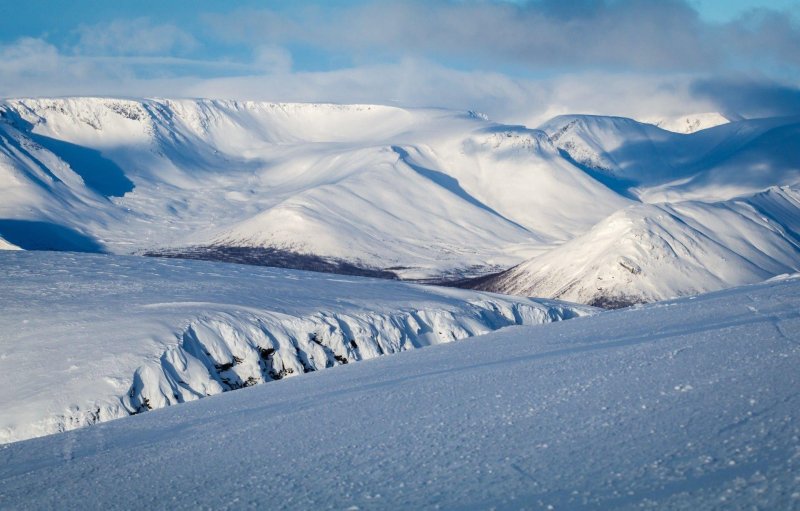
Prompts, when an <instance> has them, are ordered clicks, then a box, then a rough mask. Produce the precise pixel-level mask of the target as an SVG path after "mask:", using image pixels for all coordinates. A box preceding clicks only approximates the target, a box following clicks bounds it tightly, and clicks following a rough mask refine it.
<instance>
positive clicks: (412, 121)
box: [0, 98, 627, 277]
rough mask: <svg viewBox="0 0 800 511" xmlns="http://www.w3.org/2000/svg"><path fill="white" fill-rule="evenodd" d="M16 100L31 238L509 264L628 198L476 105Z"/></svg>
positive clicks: (432, 267)
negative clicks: (464, 109)
mask: <svg viewBox="0 0 800 511" xmlns="http://www.w3.org/2000/svg"><path fill="white" fill-rule="evenodd" d="M0 110H2V117H3V120H4V122H2V123H0V142H2V147H1V148H0V153H2V156H0V184H2V187H0V194H2V197H1V199H2V200H0V235H2V236H4V237H5V238H6V240H7V241H9V242H11V243H14V244H17V245H19V246H22V247H23V248H69V249H83V250H90V251H92V250H100V249H102V250H107V251H111V252H115V253H130V252H137V251H143V250H151V251H157V250H160V249H165V248H179V249H180V248H184V247H193V246H198V245H199V246H207V245H225V246H230V245H236V246H246V247H268V248H275V249H281V250H286V251H290V252H294V253H301V254H313V255H317V256H323V257H331V258H338V259H344V260H347V261H350V262H354V263H358V264H361V265H364V266H372V267H380V268H394V269H395V271H396V272H398V273H401V274H402V275H403V276H406V277H426V276H431V275H433V276H436V275H440V274H441V273H443V272H446V271H450V270H458V269H462V270H463V269H468V268H471V267H478V268H503V267H508V266H510V265H512V264H514V263H516V262H519V261H520V260H521V259H522V258H524V257H525V256H529V255H532V254H534V253H536V252H537V251H539V250H540V249H541V247H542V246H545V245H547V244H549V243H551V242H552V241H553V240H561V241H563V240H567V239H570V238H572V237H573V236H575V235H576V234H578V233H580V232H583V231H585V230H586V229H588V228H589V227H590V226H591V225H592V224H593V223H594V222H596V221H597V219H598V218H601V217H603V216H606V215H608V214H609V213H611V212H613V211H614V210H616V209H618V208H619V207H621V206H623V205H625V204H627V200H626V199H624V198H622V197H620V196H618V195H617V194H615V193H614V192H612V191H611V190H608V189H607V188H606V187H605V186H603V185H602V184H600V183H598V182H596V181H595V180H594V179H592V178H591V177H589V176H587V175H586V174H585V173H584V172H583V171H582V170H580V169H578V168H576V167H574V166H573V165H571V164H570V163H569V162H567V161H566V160H564V159H563V158H562V157H561V156H560V155H559V153H558V151H557V150H556V149H555V147H554V146H553V145H552V144H551V143H550V140H549V139H548V137H547V136H546V135H545V134H544V133H542V132H540V131H536V130H527V129H524V128H521V127H512V126H500V125H497V124H494V123H491V122H488V121H486V120H484V119H483V118H481V117H479V116H475V115H470V114H467V113H460V112H452V111H443V110H406V109H400V108H393V107H383V106H368V105H349V106H338V105H297V104H269V103H247V102H233V101H207V100H184V101H172V100H144V101H127V100H112V99H85V98H84V99H59V100H10V101H6V102H5V103H4V104H3V105H2V107H0ZM567 189H569V190H571V192H570V195H569V197H563V196H561V192H562V191H563V190H567ZM575 211H580V212H581V213H580V214H575ZM484 271H485V270H484Z"/></svg>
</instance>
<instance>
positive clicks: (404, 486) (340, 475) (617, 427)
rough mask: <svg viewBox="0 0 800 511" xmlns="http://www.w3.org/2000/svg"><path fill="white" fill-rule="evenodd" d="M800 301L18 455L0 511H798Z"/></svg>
mask: <svg viewBox="0 0 800 511" xmlns="http://www.w3.org/2000/svg"><path fill="white" fill-rule="evenodd" d="M207 268H209V269H211V268H214V267H213V266H208V267H207ZM269 274H272V275H276V276H277V275H288V274H287V273H276V272H270V273H269ZM299 278H303V277H302V276H299ZM376 285H378V284H368V286H376ZM382 286H385V284H384V285H382ZM407 289H408V290H409V291H407V292H410V289H411V288H407ZM431 292H432V291H431ZM799 303H800V276H798V275H794V276H785V277H783V278H781V279H776V280H773V281H771V282H769V283H766V284H761V285H755V286H751V287H744V288H739V289H735V290H729V291H724V292H718V293H714V294H709V295H703V296H699V297H696V298H689V299H681V300H678V301H674V302H669V303H659V304H654V305H650V306H644V307H635V308H630V309H626V310H624V311H613V312H606V313H602V314H599V315H596V316H592V317H588V318H579V319H575V320H570V321H566V322H561V323H554V324H549V325H543V326H537V327H511V328H508V329H505V330H504V331H502V332H498V333H493V334H489V335H486V336H483V337H480V338H475V339H469V340H466V341H463V342H458V343H453V344H449V345H441V346H433V347H430V348H426V349H423V350H415V351H411V352H406V353H400V354H398V355H395V356H391V357H382V358H379V359H375V360H370V361H367V362H363V363H359V364H350V365H347V366H344V367H336V368H334V369H332V370H329V371H321V372H316V373H313V374H310V375H306V376H303V377H301V378H290V379H284V380H282V381H279V382H275V383H272V384H269V385H262V386H256V387H253V388H248V389H244V390H242V391H237V392H232V393H228V394H223V395H220V396H213V397H210V398H208V399H203V400H200V401H196V402H191V403H187V404H185V405H180V406H177V407H170V408H166V409H162V410H157V411H154V412H152V413H146V414H142V415H138V416H135V417H131V418H128V419H124V420H119V421H113V422H109V423H105V424H100V425H97V426H94V427H91V428H84V429H81V430H77V431H71V432H67V433H64V434H60V435H53V436H49V437H44V438H39V439H33V440H29V441H24V442H19V443H15V444H10V445H6V446H4V447H3V448H0V499H2V503H3V507H4V508H6V509H52V508H56V507H57V508H61V509H84V508H85V506H86V505H87V504H88V503H90V504H91V506H92V507H96V508H102V509H127V508H156V509H166V508H169V509H196V508H201V507H202V508H213V509H234V508H235V509H256V508H258V509H262V508H265V507H266V508H270V509H312V508H313V509H397V508H405V509H421V508H426V509H427V508H430V509H433V508H437V509H487V508H490V509H686V510H696V509H708V510H714V509H726V510H728V509H797V508H798V507H800V485H799V484H798V483H799V482H800V440H799V439H800V371H798V367H800V314H799V313H798V304H799Z"/></svg>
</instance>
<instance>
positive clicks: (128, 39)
mask: <svg viewBox="0 0 800 511" xmlns="http://www.w3.org/2000/svg"><path fill="white" fill-rule="evenodd" d="M77 33H78V35H79V40H78V44H77V45H76V46H75V52H76V53H78V54H88V55H163V54H172V53H178V54H180V53H185V52H188V51H191V50H194V49H195V48H197V47H198V46H199V43H198V41H197V40H196V39H195V38H194V37H193V36H192V35H191V34H189V33H187V32H185V31H184V30H182V29H180V28H178V27H176V26H175V25H170V24H153V23H152V22H151V21H150V20H149V19H147V18H136V19H131V20H114V21H111V22H109V23H99V24H96V25H81V26H80V27H78V29H77Z"/></svg>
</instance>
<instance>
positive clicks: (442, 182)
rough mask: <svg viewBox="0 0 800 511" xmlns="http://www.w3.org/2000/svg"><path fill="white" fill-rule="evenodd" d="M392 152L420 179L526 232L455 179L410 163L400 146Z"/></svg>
mask: <svg viewBox="0 0 800 511" xmlns="http://www.w3.org/2000/svg"><path fill="white" fill-rule="evenodd" d="M392 151H394V152H395V153H397V155H398V156H399V157H400V159H401V160H402V161H403V163H405V164H406V165H408V166H409V167H410V168H411V169H412V170H413V171H414V172H416V173H417V174H419V175H420V176H422V177H424V178H426V179H429V180H430V181H432V182H434V183H436V184H437V185H439V186H441V187H442V188H444V189H445V190H448V191H449V192H451V193H453V194H455V195H456V196H457V197H459V198H461V199H463V200H465V201H467V202H468V203H470V204H471V205H473V206H475V207H477V208H479V209H482V210H484V211H486V212H487V213H489V214H491V215H494V216H496V217H499V218H501V219H503V220H504V221H506V222H508V223H510V224H512V225H514V226H515V227H519V228H520V229H522V230H524V231H527V230H528V229H527V228H526V227H524V226H522V225H520V224H518V223H517V222H515V221H513V220H511V219H510V218H506V217H505V216H503V215H501V214H500V213H498V212H497V211H495V210H494V209H492V208H490V207H489V206H487V205H486V204H484V203H483V202H481V201H479V200H478V199H476V198H475V197H473V196H472V195H470V194H469V193H468V192H467V191H466V190H464V189H463V188H462V187H461V184H460V183H459V182H458V180H457V179H455V178H453V177H450V176H448V175H447V174H445V173H444V172H439V171H438V170H433V169H429V168H426V167H423V166H421V165H417V164H416V163H414V162H412V161H411V157H410V155H409V154H408V151H406V150H405V149H403V148H402V147H400V146H392Z"/></svg>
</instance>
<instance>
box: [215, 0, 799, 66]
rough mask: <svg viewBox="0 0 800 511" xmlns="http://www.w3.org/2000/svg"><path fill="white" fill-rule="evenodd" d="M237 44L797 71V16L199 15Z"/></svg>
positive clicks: (505, 11) (629, 8)
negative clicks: (715, 19) (719, 19)
mask: <svg viewBox="0 0 800 511" xmlns="http://www.w3.org/2000/svg"><path fill="white" fill-rule="evenodd" d="M206 22H207V23H208V24H209V25H210V27H211V28H212V30H213V31H214V33H215V34H216V35H217V36H218V37H221V38H224V39H225V40H227V41H230V42H239V43H242V44H271V45H285V44H303V45H310V46H314V47H317V48H319V49H323V50H325V51H328V52H334V53H335V52H339V53H346V54H348V55H350V56H351V57H352V58H353V59H354V60H355V61H364V60H369V59H370V56H372V57H374V56H376V55H377V56H378V58H385V57H387V56H388V57H392V58H402V57H415V58H427V59H433V60H439V61H440V62H442V61H445V60H447V59H455V60H458V62H459V63H464V62H467V63H468V65H469V66H471V67H472V68H481V69H499V68H503V67H507V66H509V65H517V66H522V67H523V68H524V69H526V70H528V71H531V70H533V71H540V72H541V71H548V72H552V71H557V72H562V71H565V70H566V71H575V70H587V69H588V70H597V71H609V70H619V71H648V72H650V71H681V72H683V71H709V70H724V69H730V68H741V67H748V66H749V67H754V68H760V67H761V66H763V64H764V63H765V62H771V63H773V64H774V63H778V64H779V65H782V66H788V67H790V68H792V69H793V70H797V69H799V68H800V60H799V59H800V56H798V52H797V51H796V49H797V48H798V42H799V41H800V29H798V26H797V20H796V16H794V15H792V14H791V13H790V12H783V13H778V12H776V11H770V10H760V11H754V12H750V13H747V15H746V16H744V17H742V18H739V19H737V20H734V21H731V22H729V23H726V24H722V25H720V24H714V23H708V22H706V21H704V20H702V19H701V18H700V16H699V14H698V13H697V11H696V10H695V9H694V8H692V7H691V6H690V4H688V3H687V2H686V1H684V0H658V1H655V0H575V1H571V2H563V1H561V0H538V1H529V2H523V3H519V4H518V3H507V2H499V3H498V2H486V1H483V2H480V1H471V2H466V1H464V2H446V1H426V2H422V1H419V0H412V1H407V2H398V1H378V2H369V3H363V2H362V3H358V4H355V5H351V6H349V7H345V8H342V7H340V6H339V7H337V8H331V9H325V8H322V7H319V6H318V7H307V8H305V9H300V10H295V11H290V12H284V11H277V10H270V9H242V10H237V11H233V12H231V13H228V14H226V15H222V16H214V17H213V18H211V17H208V18H206Z"/></svg>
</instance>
